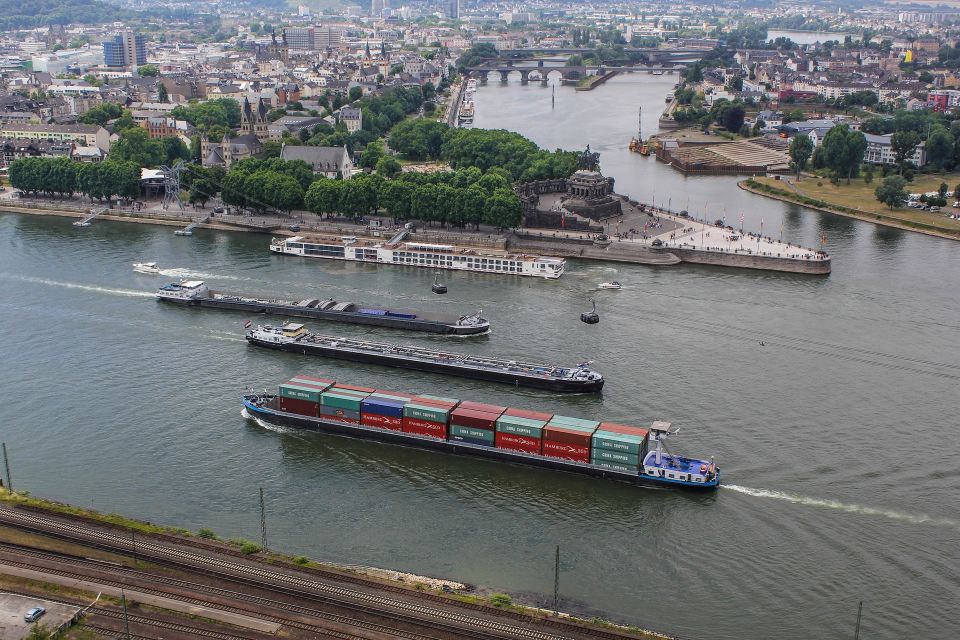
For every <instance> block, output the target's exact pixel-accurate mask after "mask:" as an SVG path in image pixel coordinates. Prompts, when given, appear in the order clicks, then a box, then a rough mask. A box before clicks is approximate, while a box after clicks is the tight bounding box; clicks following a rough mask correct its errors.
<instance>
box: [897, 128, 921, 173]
mask: <svg viewBox="0 0 960 640" xmlns="http://www.w3.org/2000/svg"><path fill="white" fill-rule="evenodd" d="M918 144H920V134H918V133H917V132H916V131H897V132H896V133H894V134H893V136H892V137H891V138H890V146H891V147H892V148H893V157H894V159H895V160H896V162H897V166H898V167H899V171H900V174H901V175H903V165H904V164H906V162H907V158H909V157H911V156H912V155H913V152H914V150H916V148H917V145H918Z"/></svg>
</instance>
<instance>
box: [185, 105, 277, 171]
mask: <svg viewBox="0 0 960 640" xmlns="http://www.w3.org/2000/svg"><path fill="white" fill-rule="evenodd" d="M268 112H269V108H268V107H267V103H266V102H264V100H263V98H258V99H257V102H256V106H254V104H253V103H251V102H250V100H249V98H246V97H245V98H244V99H243V104H242V105H241V106H240V131H239V133H238V134H237V135H235V136H229V135H225V136H223V139H222V140H220V141H219V142H212V141H211V140H210V139H209V138H207V136H203V137H202V138H201V139H200V160H201V164H202V165H203V166H205V167H215V166H222V167H224V168H226V169H229V168H230V165H231V164H233V163H234V162H237V161H238V160H243V159H244V158H252V157H254V156H255V155H257V154H258V153H260V152H261V151H262V150H263V143H264V142H265V141H266V140H268V139H269V137H270V133H269V131H268V129H267V127H268V125H269V124H270V121H269V120H267V113H268Z"/></svg>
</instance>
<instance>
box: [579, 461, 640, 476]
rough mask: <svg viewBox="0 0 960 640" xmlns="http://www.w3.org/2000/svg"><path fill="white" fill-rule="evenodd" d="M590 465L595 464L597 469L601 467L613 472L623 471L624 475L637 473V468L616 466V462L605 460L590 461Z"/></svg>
mask: <svg viewBox="0 0 960 640" xmlns="http://www.w3.org/2000/svg"><path fill="white" fill-rule="evenodd" d="M590 463H591V464H595V465H597V466H598V467H603V468H604V469H612V470H613V471H625V472H626V473H637V471H638V469H637V467H632V466H630V465H628V464H617V463H616V462H608V461H606V460H596V459H591V460H590Z"/></svg>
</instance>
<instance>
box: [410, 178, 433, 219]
mask: <svg viewBox="0 0 960 640" xmlns="http://www.w3.org/2000/svg"><path fill="white" fill-rule="evenodd" d="M436 209H437V187H436V185H432V184H423V185H420V186H419V187H417V188H416V189H414V191H413V193H412V194H411V195H410V217H412V218H417V219H419V220H424V221H426V222H433V221H434V219H435V215H436Z"/></svg>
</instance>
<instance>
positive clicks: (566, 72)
mask: <svg viewBox="0 0 960 640" xmlns="http://www.w3.org/2000/svg"><path fill="white" fill-rule="evenodd" d="M685 68H686V65H683V64H672V65H669V64H666V65H665V64H635V65H625V66H607V65H590V66H575V67H548V66H546V65H544V64H542V61H541V63H540V64H538V65H535V66H517V65H515V64H505V65H501V64H497V65H480V66H476V67H467V69H466V71H467V72H469V73H470V75H471V76H475V77H479V78H480V82H481V84H486V82H487V79H488V77H489V75H490V74H491V73H498V74H500V81H501V82H507V80H508V76H509V75H510V73H511V72H513V71H517V72H518V73H519V74H520V82H522V83H524V84H526V83H527V82H529V80H530V74H531V73H536V74H538V75H539V76H540V81H541V82H546V81H547V76H549V75H550V74H551V73H553V72H554V71H556V72H557V73H559V74H560V77H561V78H562V79H563V80H564V81H567V82H575V81H577V80H580V79H581V78H585V77H587V76H590V75H594V74H603V73H608V72H610V71H619V72H626V73H639V72H644V71H645V72H647V73H653V72H654V71H662V72H664V73H670V74H672V73H674V72H677V73H679V72H680V71H682V70H683V69H685Z"/></svg>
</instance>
